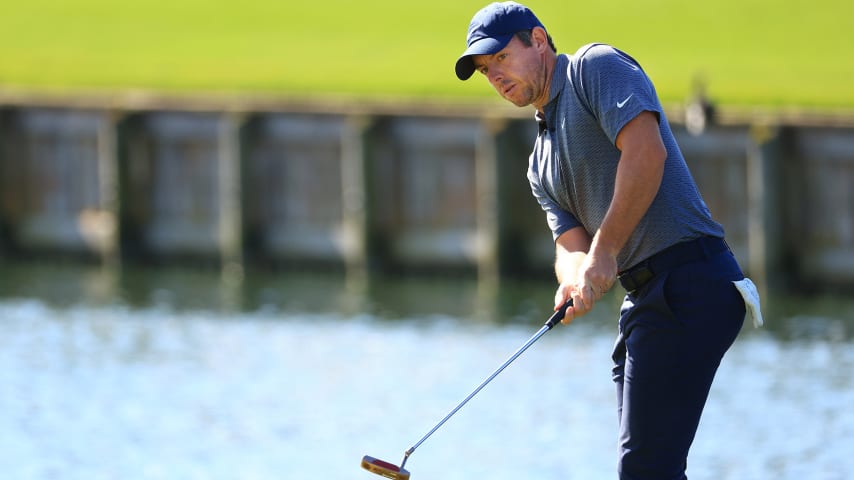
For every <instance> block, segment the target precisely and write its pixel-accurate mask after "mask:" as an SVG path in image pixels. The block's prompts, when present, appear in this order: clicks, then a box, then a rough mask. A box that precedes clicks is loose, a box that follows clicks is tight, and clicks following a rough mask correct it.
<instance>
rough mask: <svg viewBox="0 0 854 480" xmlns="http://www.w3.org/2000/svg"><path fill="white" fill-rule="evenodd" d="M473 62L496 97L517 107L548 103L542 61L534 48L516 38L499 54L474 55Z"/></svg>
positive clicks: (539, 105) (538, 105)
mask: <svg viewBox="0 0 854 480" xmlns="http://www.w3.org/2000/svg"><path fill="white" fill-rule="evenodd" d="M472 60H473V61H474V65H475V69H476V70H477V71H478V72H480V73H481V74H483V75H484V76H485V77H486V78H487V80H489V83H490V84H492V86H493V87H494V88H495V90H496V91H497V92H498V94H499V95H501V96H502V97H504V98H505V99H506V100H507V101H509V102H511V103H513V104H514V105H516V106H517V107H524V106H526V105H531V104H534V105H535V106H537V107H538V108H539V107H541V106H542V105H543V104H544V103H545V102H544V100H548V92H545V88H546V85H545V83H546V69H545V63H544V61H543V58H542V57H541V56H540V52H539V50H538V49H537V48H534V47H528V46H526V45H525V44H524V43H522V41H521V40H519V39H518V38H517V37H515V36H514V37H513V39H512V40H510V43H508V44H507V46H506V47H504V49H503V50H501V51H499V52H498V53H494V54H492V55H473V56H472ZM544 96H545V98H544V99H543V98H542V97H544ZM537 100H541V101H540V102H537Z"/></svg>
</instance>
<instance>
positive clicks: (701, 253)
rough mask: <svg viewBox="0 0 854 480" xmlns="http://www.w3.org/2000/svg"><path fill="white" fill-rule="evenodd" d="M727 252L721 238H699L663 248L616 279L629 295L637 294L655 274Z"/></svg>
mask: <svg viewBox="0 0 854 480" xmlns="http://www.w3.org/2000/svg"><path fill="white" fill-rule="evenodd" d="M724 250H729V245H727V243H726V241H724V239H723V238H719V237H700V238H697V239H695V240H689V241H687V242H681V243H677V244H676V245H673V246H670V247H667V248H665V249H664V250H662V251H660V252H658V253H656V254H655V255H653V256H651V257H649V258H647V259H646V260H644V261H642V262H640V263H638V264H637V265H635V266H633V267H631V268H629V269H628V270H625V271H623V272H620V273H619V275H617V279H618V280H620V284H621V285H622V286H623V288H625V289H626V291H627V292H628V293H630V294H632V293H635V292H637V291H638V290H639V289H640V288H641V287H643V286H644V285H646V284H647V283H648V282H649V281H650V280H652V279H653V278H654V277H655V276H656V275H657V274H659V273H662V272H666V271H668V270H670V269H673V268H676V267H678V266H679V265H684V264H686V263H691V262H696V261H699V260H703V259H705V258H709V257H711V256H712V255H716V254H718V253H721V252H723V251H724Z"/></svg>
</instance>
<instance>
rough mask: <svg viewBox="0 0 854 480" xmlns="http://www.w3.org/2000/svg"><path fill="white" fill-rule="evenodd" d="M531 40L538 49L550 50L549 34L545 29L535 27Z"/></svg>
mask: <svg viewBox="0 0 854 480" xmlns="http://www.w3.org/2000/svg"><path fill="white" fill-rule="evenodd" d="M531 40H533V43H534V46H535V47H537V49H541V47H543V48H549V34H548V33H546V30H545V29H544V28H543V27H534V29H533V30H532V31H531Z"/></svg>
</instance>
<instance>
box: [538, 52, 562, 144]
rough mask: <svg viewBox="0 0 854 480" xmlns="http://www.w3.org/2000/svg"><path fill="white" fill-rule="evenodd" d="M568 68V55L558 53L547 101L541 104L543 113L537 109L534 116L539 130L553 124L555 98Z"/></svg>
mask: <svg viewBox="0 0 854 480" xmlns="http://www.w3.org/2000/svg"><path fill="white" fill-rule="evenodd" d="M567 68H569V57H567V56H566V55H558V56H557V61H556V62H555V68H554V71H553V72H552V84H551V85H550V86H549V101H548V102H546V104H545V105H543V110H544V113H545V114H541V113H540V112H539V111H537V112H536V113H535V114H534V118H535V119H536V120H537V123H538V125H539V127H540V132H542V131H543V130H546V129H547V128H549V125H551V126H554V114H555V109H556V106H557V103H558V102H557V99H558V97H560V94H561V92H563V88H564V86H565V85H566V73H565V72H566V71H567Z"/></svg>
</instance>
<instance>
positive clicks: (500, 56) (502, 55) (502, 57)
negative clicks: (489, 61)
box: [498, 53, 507, 61]
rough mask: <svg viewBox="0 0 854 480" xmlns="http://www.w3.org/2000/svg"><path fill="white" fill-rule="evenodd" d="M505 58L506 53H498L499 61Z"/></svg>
mask: <svg viewBox="0 0 854 480" xmlns="http://www.w3.org/2000/svg"><path fill="white" fill-rule="evenodd" d="M505 58H507V54H506V53H502V54H500V55H498V61H501V60H504V59H505Z"/></svg>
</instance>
